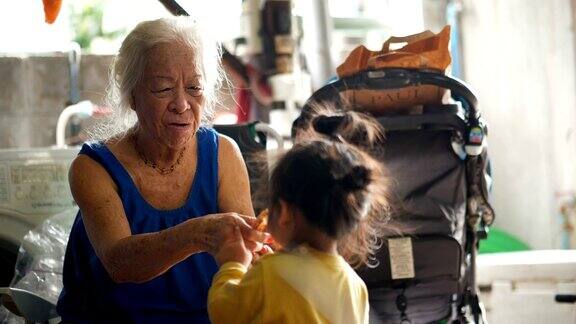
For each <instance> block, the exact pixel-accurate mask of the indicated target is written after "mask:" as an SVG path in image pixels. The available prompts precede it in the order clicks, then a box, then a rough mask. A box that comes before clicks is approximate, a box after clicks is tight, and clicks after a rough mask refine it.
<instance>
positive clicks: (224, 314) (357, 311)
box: [208, 246, 369, 324]
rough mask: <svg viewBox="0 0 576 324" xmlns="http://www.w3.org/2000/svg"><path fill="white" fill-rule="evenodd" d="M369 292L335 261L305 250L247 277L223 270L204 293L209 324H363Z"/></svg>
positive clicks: (233, 268) (267, 262) (239, 268)
mask: <svg viewBox="0 0 576 324" xmlns="http://www.w3.org/2000/svg"><path fill="white" fill-rule="evenodd" d="M368 307H369V306H368V292H367V290H366V285H365V284H364V282H363V281H362V279H360V277H358V275H357V274H356V272H354V270H353V269H352V268H351V267H350V266H349V265H348V264H347V263H346V261H344V259H342V257H340V256H338V255H332V254H326V253H322V252H319V251H316V250H313V249H311V248H309V247H306V246H300V247H298V248H296V249H294V250H292V251H290V252H280V253H277V254H271V255H267V256H265V257H263V258H262V259H260V260H259V261H258V262H256V264H255V265H254V266H253V267H252V268H251V269H250V270H249V271H248V270H247V269H246V267H244V266H243V265H242V264H240V263H236V262H228V263H225V264H223V265H222V267H221V268H220V271H218V273H217V274H216V275H215V276H214V279H213V281H212V287H211V288H210V291H209V293H208V314H209V315H210V320H211V321H212V323H215V324H218V323H298V324H300V323H346V324H349V323H368Z"/></svg>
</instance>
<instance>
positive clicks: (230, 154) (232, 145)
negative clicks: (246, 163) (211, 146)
mask: <svg viewBox="0 0 576 324" xmlns="http://www.w3.org/2000/svg"><path fill="white" fill-rule="evenodd" d="M218 157H219V159H220V161H221V162H224V163H227V162H233V161H238V160H240V161H243V159H242V153H241V152H240V148H239V147H238V144H236V142H235V141H234V140H233V139H232V138H230V137H228V136H226V135H222V134H218Z"/></svg>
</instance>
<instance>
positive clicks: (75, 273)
mask: <svg viewBox="0 0 576 324" xmlns="http://www.w3.org/2000/svg"><path fill="white" fill-rule="evenodd" d="M204 35H205V32H203V31H201V30H200V29H199V27H198V26H197V25H196V24H195V23H193V22H191V21H190V20H189V19H187V18H171V19H160V20H155V21H147V22H143V23H141V24H139V25H138V26H137V27H136V28H135V29H134V30H133V31H132V32H131V33H130V34H129V35H128V36H127V38H126V39H125V40H124V42H123V44H122V46H121V48H120V52H119V54H118V56H117V57H116V60H115V62H114V66H113V69H112V73H111V80H112V81H111V89H109V90H110V91H112V96H113V97H114V94H115V93H117V94H118V96H116V97H117V99H118V100H117V103H116V105H115V108H117V111H116V112H115V116H114V120H115V123H116V125H118V127H115V128H114V131H113V132H112V131H111V133H109V134H110V136H108V138H106V139H105V140H103V141H98V142H91V143H88V144H85V145H84V146H83V147H82V150H81V151H80V154H79V155H78V157H77V158H76V159H75V160H74V161H73V163H72V165H71V169H70V186H71V189H72V193H73V195H74V199H75V200H76V202H77V203H78V206H79V207H80V212H79V214H78V216H77V218H76V221H75V223H74V226H73V228H72V232H71V234H70V240H69V243H68V248H67V251H66V257H65V261H64V278H63V281H64V289H63V291H62V293H61V295H60V299H59V301H58V312H59V314H60V315H61V317H62V320H63V322H86V321H88V322H109V321H113V322H118V321H119V322H138V323H144V322H153V323H174V322H187V323H191V322H192V323H196V322H198V323H202V322H208V316H207V310H206V300H207V294H208V288H209V286H210V284H211V280H212V276H213V274H214V273H215V272H216V271H217V265H216V263H215V261H214V259H213V258H212V256H211V254H214V253H215V252H217V251H218V249H219V245H220V243H221V242H222V241H223V240H225V238H226V237H227V235H232V234H233V233H234V228H235V227H239V228H240V229H241V230H242V234H243V237H244V240H245V241H246V243H248V244H249V245H250V246H251V247H252V250H253V251H257V250H258V248H259V247H261V246H262V245H261V242H262V241H263V240H264V239H265V238H266V234H265V233H261V232H258V231H256V230H253V229H252V228H253V227H255V226H256V221H255V218H254V217H253V214H254V211H253V209H252V203H251V200H250V188H249V182H248V176H247V171H246V167H245V164H244V161H243V160H242V156H241V154H240V152H239V150H238V147H237V146H236V145H235V144H234V143H233V142H232V141H231V140H230V139H228V138H226V137H224V136H221V135H218V134H217V133H216V132H214V130H212V129H210V128H207V127H205V126H202V125H203V124H205V123H204V121H205V119H206V118H207V116H208V115H209V113H210V111H211V109H212V107H213V105H214V102H215V91H216V89H217V87H218V86H219V84H220V80H221V75H222V71H221V67H220V63H219V51H218V47H217V45H216V43H215V42H209V41H208V40H206V39H205V37H204Z"/></svg>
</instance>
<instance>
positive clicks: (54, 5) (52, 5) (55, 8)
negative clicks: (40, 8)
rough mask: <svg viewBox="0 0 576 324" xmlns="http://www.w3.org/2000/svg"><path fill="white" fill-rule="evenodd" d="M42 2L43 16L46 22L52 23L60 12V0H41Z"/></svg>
mask: <svg viewBox="0 0 576 324" xmlns="http://www.w3.org/2000/svg"><path fill="white" fill-rule="evenodd" d="M42 2H43V3H44V18H45V20H46V22H47V23H49V24H52V23H53V22H54V21H56V18H57V17H58V13H60V8H61V7H62V0H42Z"/></svg>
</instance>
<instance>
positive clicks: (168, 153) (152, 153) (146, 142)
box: [131, 131, 195, 169]
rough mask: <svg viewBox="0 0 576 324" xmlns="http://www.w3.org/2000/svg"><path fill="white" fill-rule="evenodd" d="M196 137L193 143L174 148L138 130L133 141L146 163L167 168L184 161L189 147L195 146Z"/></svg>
mask: <svg viewBox="0 0 576 324" xmlns="http://www.w3.org/2000/svg"><path fill="white" fill-rule="evenodd" d="M194 139H195V138H193V139H192V143H190V144H191V145H186V146H184V147H181V148H172V147H169V146H167V145H163V144H162V143H159V142H158V141H156V140H154V139H153V138H152V137H150V136H148V135H147V134H145V133H143V132H141V131H136V132H135V133H133V134H132V137H131V142H132V144H133V146H134V150H135V151H136V153H137V154H138V156H139V157H140V159H141V160H142V161H143V162H144V163H145V164H147V165H149V166H153V165H154V166H156V167H157V168H160V169H165V168H170V167H172V166H174V167H177V165H178V164H180V163H181V162H183V161H182V160H183V159H184V154H185V153H186V150H187V147H188V146H194Z"/></svg>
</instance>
